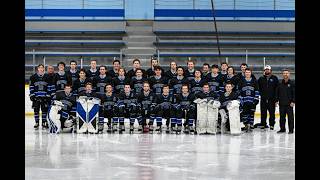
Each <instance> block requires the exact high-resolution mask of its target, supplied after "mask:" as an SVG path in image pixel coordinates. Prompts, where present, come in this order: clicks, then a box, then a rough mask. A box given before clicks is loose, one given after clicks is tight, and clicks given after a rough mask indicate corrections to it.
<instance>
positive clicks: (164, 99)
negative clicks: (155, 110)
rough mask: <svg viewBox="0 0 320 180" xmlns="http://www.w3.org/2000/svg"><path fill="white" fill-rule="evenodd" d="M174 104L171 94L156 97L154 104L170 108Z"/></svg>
mask: <svg viewBox="0 0 320 180" xmlns="http://www.w3.org/2000/svg"><path fill="white" fill-rule="evenodd" d="M174 102H175V99H174V95H172V94H168V95H166V96H165V95H164V94H159V95H156V99H155V103H156V104H159V105H161V106H166V107H170V106H171V105H172V104H173V103H174Z"/></svg>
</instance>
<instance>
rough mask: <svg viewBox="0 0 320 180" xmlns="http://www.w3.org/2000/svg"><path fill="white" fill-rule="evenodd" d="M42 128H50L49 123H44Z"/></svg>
mask: <svg viewBox="0 0 320 180" xmlns="http://www.w3.org/2000/svg"><path fill="white" fill-rule="evenodd" d="M41 126H42V128H45V129H48V128H49V126H48V123H47V121H45V122H42V124H41Z"/></svg>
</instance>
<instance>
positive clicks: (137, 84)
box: [130, 77, 148, 94]
mask: <svg viewBox="0 0 320 180" xmlns="http://www.w3.org/2000/svg"><path fill="white" fill-rule="evenodd" d="M145 81H148V80H147V78H144V77H142V78H141V79H137V78H136V77H133V78H132V79H131V82H130V87H131V89H132V90H133V91H134V92H135V93H136V94H140V93H141V92H142V91H143V82H145Z"/></svg>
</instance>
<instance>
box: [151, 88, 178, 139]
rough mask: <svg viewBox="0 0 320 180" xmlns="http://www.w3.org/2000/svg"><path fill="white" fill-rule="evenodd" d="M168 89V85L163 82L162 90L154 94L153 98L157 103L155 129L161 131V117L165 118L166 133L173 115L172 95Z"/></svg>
mask: <svg viewBox="0 0 320 180" xmlns="http://www.w3.org/2000/svg"><path fill="white" fill-rule="evenodd" d="M169 91H170V89H169V86H168V85H166V84H165V85H164V86H163V92H162V93H161V94H158V95H157V96H156V100H155V103H156V104H157V106H156V112H157V117H156V122H157V129H156V131H157V132H158V133H161V132H162V118H165V119H166V133H169V132H170V128H169V125H170V119H172V118H173V116H174V109H173V103H174V96H173V95H172V94H169ZM181 124H182V122H181ZM180 130H181V129H180Z"/></svg>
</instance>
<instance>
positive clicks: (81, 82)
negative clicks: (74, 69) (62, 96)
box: [72, 69, 92, 96]
mask: <svg viewBox="0 0 320 180" xmlns="http://www.w3.org/2000/svg"><path fill="white" fill-rule="evenodd" d="M88 82H90V83H92V81H91V79H89V78H87V77H86V70H85V69H80V71H79V78H78V79H77V80H75V81H74V83H73V84H74V85H73V88H72V89H73V94H74V95H75V96H78V95H79V94H80V93H82V92H84V91H85V87H86V84H87V83H88Z"/></svg>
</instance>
